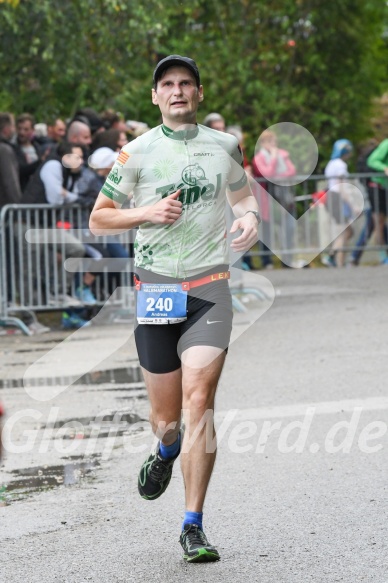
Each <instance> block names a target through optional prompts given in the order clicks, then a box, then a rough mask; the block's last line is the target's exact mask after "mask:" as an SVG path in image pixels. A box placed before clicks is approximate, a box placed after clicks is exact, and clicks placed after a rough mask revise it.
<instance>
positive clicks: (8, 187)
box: [0, 113, 22, 208]
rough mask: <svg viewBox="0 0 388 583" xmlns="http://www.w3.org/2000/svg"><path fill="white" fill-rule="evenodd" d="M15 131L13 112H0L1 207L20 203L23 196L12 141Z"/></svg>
mask: <svg viewBox="0 0 388 583" xmlns="http://www.w3.org/2000/svg"><path fill="white" fill-rule="evenodd" d="M14 133H15V121H14V118H13V115H12V114H11V113H0V208H1V207H3V206H5V205H6V204H15V203H18V202H19V201H20V199H21V197H22V193H21V189H20V182H19V168H18V161H17V158H16V154H15V151H14V148H13V146H12V144H11V142H10V140H11V139H12V136H13V135H14Z"/></svg>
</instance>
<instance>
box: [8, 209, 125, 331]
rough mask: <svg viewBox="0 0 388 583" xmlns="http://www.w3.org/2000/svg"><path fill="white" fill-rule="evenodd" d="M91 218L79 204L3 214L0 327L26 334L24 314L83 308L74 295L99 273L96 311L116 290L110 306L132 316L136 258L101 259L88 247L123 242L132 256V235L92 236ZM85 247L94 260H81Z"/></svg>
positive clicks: (17, 210)
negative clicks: (89, 276) (88, 274)
mask: <svg viewBox="0 0 388 583" xmlns="http://www.w3.org/2000/svg"><path fill="white" fill-rule="evenodd" d="M87 215H88V211H87V209H85V208H83V207H81V206H78V205H71V206H61V207H54V206H52V205H48V204H39V205H36V204H34V205H25V204H23V205H7V206H4V207H3V208H2V209H1V213H0V242H1V249H0V326H16V327H18V328H20V329H21V330H22V331H23V332H24V333H26V334H28V333H29V330H28V328H27V327H26V326H25V324H24V323H23V320H22V315H23V312H39V311H49V310H66V309H70V308H72V307H73V308H74V307H82V302H81V303H78V305H77V300H76V298H75V296H76V288H77V287H78V286H80V285H82V280H83V276H84V273H85V272H91V273H93V274H95V281H94V284H93V293H94V295H95V297H96V299H97V304H96V305H97V306H102V305H104V304H105V302H106V301H107V299H108V298H109V297H110V296H111V292H112V291H114V288H115V287H118V288H119V293H115V294H114V296H112V298H111V300H110V302H109V304H110V306H111V307H112V308H114V309H115V310H116V311H122V312H123V313H129V312H131V313H133V301H134V300H133V296H134V294H133V287H132V259H131V258H127V259H124V258H121V259H120V258H108V256H107V255H108V254H107V253H106V256H103V257H101V254H99V253H98V252H96V251H95V248H94V247H90V245H91V244H95V243H97V244H98V245H102V246H103V248H106V244H107V243H108V242H112V241H113V242H117V241H119V242H120V243H121V244H122V245H123V246H124V247H125V249H126V250H127V251H128V254H129V255H130V254H131V253H130V250H131V245H132V244H133V232H132V231H128V232H127V233H123V234H122V235H119V236H117V235H116V236H115V238H114V240H112V239H109V238H108V237H93V236H92V235H91V233H90V231H88V229H87V227H86V225H85V218H87ZM76 227H79V228H76ZM82 245H83V246H84V248H85V249H86V252H88V251H89V254H91V256H89V257H88V256H87V257H86V258H82V256H81V255H82ZM85 246H86V247H85ZM88 246H89V247H88ZM80 249H81V252H80ZM93 255H94V256H95V257H93ZM96 256H98V257H96ZM65 261H66V268H65ZM67 263H68V265H67ZM83 306H86V304H83Z"/></svg>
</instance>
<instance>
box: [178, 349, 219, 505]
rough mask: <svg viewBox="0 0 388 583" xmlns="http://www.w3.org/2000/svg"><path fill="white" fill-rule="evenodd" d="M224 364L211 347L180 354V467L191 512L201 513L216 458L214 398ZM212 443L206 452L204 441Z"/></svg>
mask: <svg viewBox="0 0 388 583" xmlns="http://www.w3.org/2000/svg"><path fill="white" fill-rule="evenodd" d="M224 361H225V352H224V351H223V350H221V349H218V348H215V347H211V346H194V347H192V348H189V349H187V350H186V351H185V352H184V353H183V354H182V390H183V404H182V409H183V415H184V420H185V425H186V430H185V437H184V442H183V447H182V450H183V451H182V452H181V465H182V473H183V478H184V482H185V496H186V509H187V510H190V511H192V512H202V508H203V504H204V500H205V496H206V491H207V487H208V484H209V481H210V477H211V474H212V471H213V467H214V462H215V458H216V446H215V431H214V422H213V416H214V398H215V393H216V390H217V384H218V380H219V378H220V375H221V371H222V367H223V365H224ZM201 421H202V424H203V425H202V427H200V426H201ZM204 421H206V423H203V422H204ZM194 437H195V439H193V438H194ZM212 440H213V443H214V447H213V448H212V449H211V450H210V451H206V444H207V442H208V445H209V446H211V445H212V443H211V441H212ZM188 446H189V450H188V451H187V452H186V451H185V449H187V447H188Z"/></svg>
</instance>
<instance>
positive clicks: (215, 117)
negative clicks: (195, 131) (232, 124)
mask: <svg viewBox="0 0 388 583" xmlns="http://www.w3.org/2000/svg"><path fill="white" fill-rule="evenodd" d="M214 121H223V122H224V123H225V119H224V118H223V117H222V115H221V114H220V113H209V114H208V115H207V116H206V117H205V119H204V120H203V125H204V126H206V127H208V128H210V127H211V125H212V123H213V122H214Z"/></svg>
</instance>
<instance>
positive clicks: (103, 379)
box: [0, 364, 143, 389]
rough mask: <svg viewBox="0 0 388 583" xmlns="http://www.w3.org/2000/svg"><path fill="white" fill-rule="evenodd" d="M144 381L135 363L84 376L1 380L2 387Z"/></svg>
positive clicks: (0, 386) (138, 366)
mask: <svg viewBox="0 0 388 583" xmlns="http://www.w3.org/2000/svg"><path fill="white" fill-rule="evenodd" d="M142 381H143V376H142V373H141V369H140V365H139V364H133V365H131V366H128V367H127V368H113V369H108V370H97V371H92V372H88V373H86V374H84V375H83V376H82V377H79V378H78V377H74V376H70V375H69V376H68V375H62V376H53V377H49V378H44V377H42V378H40V377H37V378H33V379H27V380H26V382H25V381H24V379H23V378H21V379H3V380H0V389H11V388H19V387H24V386H29V387H37V386H41V387H52V386H55V387H58V386H59V387H62V386H69V385H101V384H115V383H121V384H124V383H139V382H142Z"/></svg>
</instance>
